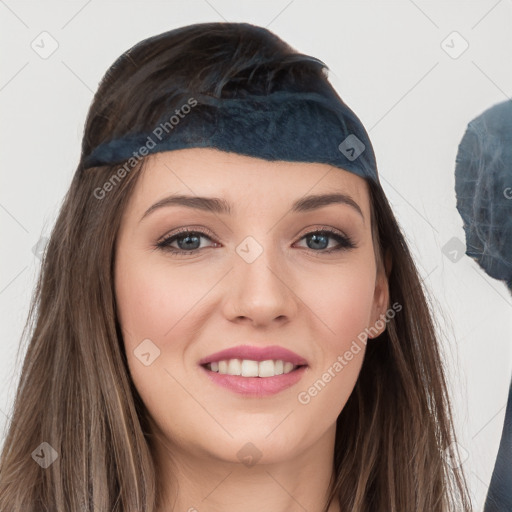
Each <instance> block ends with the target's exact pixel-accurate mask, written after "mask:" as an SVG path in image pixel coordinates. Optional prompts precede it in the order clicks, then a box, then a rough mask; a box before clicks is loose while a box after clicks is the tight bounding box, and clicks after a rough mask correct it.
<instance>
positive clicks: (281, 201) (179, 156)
mask: <svg viewBox="0 0 512 512" xmlns="http://www.w3.org/2000/svg"><path fill="white" fill-rule="evenodd" d="M334 192H339V193H342V194H346V195H349V196H350V197H351V198H353V199H354V201H356V202H357V203H358V204H359V206H360V208H361V210H363V213H365V216H367V215H369V194H368V188H367V183H366V180H365V179H363V178H361V177H360V176H357V175H355V174H354V173H351V172H348V171H345V170H343V169H340V168H338V167H333V166H330V165H327V164H323V163H309V162H287V161H268V160H262V159H259V158H253V157H249V156H245V155H240V154H238V153H227V152H224V151H219V150H216V149H212V148H187V149H181V150H176V151H165V152H160V153H155V154H153V155H151V156H149V157H147V160H146V163H145V166H144V171H143V173H142V176H140V178H139V180H138V183H137V187H136V190H135V191H134V197H133V198H132V199H133V201H132V203H133V207H135V208H136V209H137V210H142V209H146V208H147V207H148V206H150V204H152V202H154V201H158V200H159V199H161V198H162V197H164V196H166V195H167V194H169V193H176V194H186V195H197V196H216V197H223V198H225V199H226V200H227V201H228V202H229V203H230V204H232V205H233V206H232V208H233V209H234V212H232V213H235V214H236V213H237V212H241V210H243V209H244V208H246V207H248V206H249V205H255V206H258V207H260V208H262V207H268V208H275V207H281V208H282V207H284V206H289V204H290V203H291V202H292V201H294V200H296V199H298V198H300V197H302V196H306V195H310V194H325V193H334Z"/></svg>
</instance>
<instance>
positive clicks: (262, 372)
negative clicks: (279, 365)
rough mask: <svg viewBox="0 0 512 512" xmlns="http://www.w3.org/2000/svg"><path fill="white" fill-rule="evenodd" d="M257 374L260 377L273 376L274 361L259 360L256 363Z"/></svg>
mask: <svg viewBox="0 0 512 512" xmlns="http://www.w3.org/2000/svg"><path fill="white" fill-rule="evenodd" d="M258 375H259V376H260V377H273V376H274V375H275V373H274V361H272V359H269V360H267V361H260V364H259V365H258Z"/></svg>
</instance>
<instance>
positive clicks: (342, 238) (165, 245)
mask: <svg viewBox="0 0 512 512" xmlns="http://www.w3.org/2000/svg"><path fill="white" fill-rule="evenodd" d="M188 235H201V236H204V237H206V238H208V239H209V240H210V241H213V240H212V238H211V237H212V234H211V233H209V232H206V231H202V230H199V229H198V230H190V229H186V228H185V229H183V230H181V231H179V232H178V233H174V234H172V235H169V236H167V237H165V238H164V239H163V240H161V241H160V242H158V243H157V244H156V245H155V249H160V250H162V251H166V252H169V253H171V254H174V255H180V256H185V255H191V254H194V253H198V252H199V251H200V250H201V249H194V250H191V251H186V250H184V249H176V248H175V247H170V244H171V243H172V242H174V241H175V240H177V239H179V238H182V237H185V236H188ZM311 235H328V236H329V237H330V238H333V239H335V240H336V241H337V242H338V243H339V244H340V245H339V247H334V248H331V249H321V250H314V249H307V250H308V251H311V252H314V253H318V252H319V253H321V254H330V253H333V252H338V251H344V250H350V249H355V248H356V247H357V246H356V245H355V244H354V242H353V241H352V239H351V238H350V237H348V236H346V235H341V234H339V233H337V232H336V231H333V230H332V229H330V228H322V229H320V230H316V231H310V232H309V233H306V234H304V235H303V236H302V237H301V238H300V240H302V239H303V238H306V237H307V236H311Z"/></svg>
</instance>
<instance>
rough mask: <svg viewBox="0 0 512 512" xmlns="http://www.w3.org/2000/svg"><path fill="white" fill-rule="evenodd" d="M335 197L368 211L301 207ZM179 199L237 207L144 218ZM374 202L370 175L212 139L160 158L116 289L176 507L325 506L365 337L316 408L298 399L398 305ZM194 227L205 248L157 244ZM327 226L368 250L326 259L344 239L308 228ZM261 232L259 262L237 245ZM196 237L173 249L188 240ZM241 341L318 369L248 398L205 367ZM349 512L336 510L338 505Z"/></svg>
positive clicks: (141, 196)
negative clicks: (381, 257)
mask: <svg viewBox="0 0 512 512" xmlns="http://www.w3.org/2000/svg"><path fill="white" fill-rule="evenodd" d="M333 192H342V193H344V194H348V195H350V196H351V197H352V198H353V200H354V201H355V202H356V203H357V204H358V205H359V207H360V209H361V211H362V215H363V217H364V219H363V217H361V215H360V214H359V213H358V212H357V211H356V209H355V208H353V207H352V206H349V205H347V204H331V205H328V206H324V207H322V208H319V209H317V210H314V211H309V212H302V213H291V212H290V209H291V204H292V203H293V202H294V201H295V200H297V199H299V198H301V197H303V196H305V195H310V194H323V193H333ZM178 193H180V194H187V195H192V196H208V197H219V198H224V199H226V200H227V201H229V202H230V203H231V205H232V210H233V211H232V213H231V215H228V214H219V213H212V212H208V211H202V210H196V209H191V208H187V207H185V206H167V207H162V208H157V209H155V210H154V211H152V212H151V213H150V214H148V215H147V216H145V217H144V219H143V220H140V219H141V217H143V215H144V212H146V210H147V209H148V208H149V207H150V206H152V205H153V204H154V203H156V202H158V201H159V200H161V199H163V198H165V197H167V196H169V195H170V194H178ZM369 200H370V199H369V194H368V190H367V185H366V182H365V180H364V179H363V178H360V177H359V176H356V175H355V174H353V173H350V172H347V171H344V170H341V169H338V168H334V167H331V166H329V165H326V164H320V163H297V162H269V161H265V160H261V159H256V158H251V157H247V156H243V155H239V154H234V153H226V152H221V151H218V150H215V149H209V148H192V149H183V150H179V151H171V152H162V153H156V154H154V155H152V156H150V157H148V160H147V167H146V169H145V170H144V172H143V174H142V176H140V180H139V181H138V183H137V185H136V188H135V190H134V194H133V196H132V197H131V200H130V202H129V204H128V207H127V209H126V211H125V212H124V215H123V218H122V223H121V226H120V231H119V236H118V239H117V248H116V249H117V250H116V261H115V293H116V298H117V307H118V315H119V320H120V323H121V326H122V332H123V338H124V344H125V349H126V354H127V359H128V364H129V369H130V373H131V376H132V378H133V381H134V383H135V386H136V388H137V390H138V392H139V394H140V396H141V397H142V399H143V401H144V403H145V405H146V407H147V409H148V411H149V414H150V422H151V425H152V434H153V437H152V444H151V447H152V449H153V450H154V456H155V460H156V464H157V475H158V478H159V485H160V486H161V488H160V491H161V493H162V498H163V501H164V503H165V505H164V506H162V507H161V511H162V512H163V511H164V510H166V511H167V510H175V511H189V512H194V511H196V510H197V511H200V512H203V511H212V512H213V511H215V512H220V511H222V512H230V511H237V512H238V511H239V510H244V511H246V512H256V511H261V510H272V511H273V512H281V511H283V512H284V511H286V512H290V511H301V512H303V511H304V510H307V511H310V512H313V511H315V512H316V511H318V512H321V510H322V508H323V506H324V503H325V496H326V492H327V488H328V483H329V479H330V477H331V471H332V463H333V449H334V440H335V432H336V428H335V423H336V418H337V417H338V415H339V413H340V412H341V410H342V409H343V407H344V405H345V403H346V401H347V399H348V398H349V396H350V394H351V392H352V390H353V389H354V386H355V383H356V380H357V378H358V375H359V372H360V369H361V364H362V362H363V357H364V353H365V345H364V344H361V343H360V344H359V345H360V346H361V348H362V349H361V350H360V351H359V352H358V353H357V354H355V355H354V356H353V359H352V360H351V361H350V362H348V363H347V364H346V366H345V367H344V368H343V370H342V371H341V372H339V373H336V374H335V375H336V376H335V377H334V378H332V379H331V380H330V382H328V383H327V384H326V385H325V387H324V388H323V389H322V390H321V392H319V393H318V394H317V395H316V396H314V397H312V398H311V400H310V401H309V403H307V404H302V403H300V402H299V401H298V398H297V396H298V394H299V392H303V391H305V390H308V388H309V387H310V386H311V385H312V384H313V383H314V382H315V381H317V380H318V379H319V378H321V377H322V374H324V372H326V371H327V369H328V368H329V367H332V366H333V363H334V362H335V361H336V360H337V357H338V356H339V355H343V354H344V353H345V352H346V351H347V350H349V348H350V346H351V344H352V342H353V341H354V340H356V339H357V336H358V335H359V334H360V333H361V332H363V331H364V329H365V328H367V327H370V326H372V325H374V324H375V322H376V320H378V319H379V317H380V315H381V314H384V313H385V311H386V309H387V307H388V300H389V291H388V280H387V275H386V272H385V271H384V270H383V269H378V268H377V265H376V260H375V253H374V247H373V243H372V237H371V225H370V203H369ZM185 227H186V228H189V229H190V230H194V229H201V228H203V229H205V228H206V229H208V230H210V231H211V233H212V235H210V234H207V236H206V237H204V238H203V236H201V238H199V239H198V240H199V241H198V240H193V241H192V242H193V244H192V245H193V249H191V250H193V251H195V252H194V253H193V254H191V255H184V256H182V255H172V254H171V253H169V252H166V251H165V250H162V249H157V248H155V245H156V244H157V243H158V241H159V240H161V239H162V238H163V237H165V236H167V235H170V234H173V233H175V231H176V230H177V229H179V228H185ZM325 227H329V228H332V229H334V230H335V231H336V232H338V233H340V234H344V235H348V236H349V237H351V238H352V240H353V241H354V243H355V244H356V246H357V247H356V248H352V249H344V250H340V251H337V252H332V253H331V254H327V253H326V252H325V251H326V250H328V249H330V248H334V247H338V246H339V243H338V241H337V240H336V239H334V238H332V237H328V238H326V239H323V240H320V241H319V242H317V245H315V243H314V240H312V237H311V236H309V237H305V235H306V234H308V233H311V232H314V231H319V230H321V229H322V228H325ZM247 236H251V237H253V238H254V239H255V240H257V242H258V243H259V244H260V246H261V247H262V248H263V252H262V253H261V255H260V256H259V257H258V258H257V259H256V260H255V261H253V262H252V263H247V261H246V260H244V259H243V258H241V257H240V256H239V254H238V253H237V252H236V248H237V246H238V245H239V244H240V243H241V242H242V241H243V240H244V239H245V238H246V237H247ZM184 238H186V235H183V236H182V238H181V239H179V240H174V242H172V243H171V245H172V247H174V248H175V249H176V250H180V247H181V248H182V250H183V248H186V240H185V243H183V242H184ZM199 242H200V245H199ZM312 242H313V243H312ZM179 243H181V246H180V245H179ZM189 243H190V241H189ZM194 244H195V245H194ZM198 247H199V248H198ZM384 329H385V325H384V327H383V329H381V331H380V332H382V330H384ZM145 339H150V340H151V342H152V343H153V344H154V345H155V346H157V347H158V349H159V350H160V354H159V356H158V357H156V359H154V361H153V362H152V363H151V364H150V365H149V366H146V365H144V364H142V363H141V361H140V360H139V358H138V357H136V355H135V354H134V350H136V348H137V346H138V345H139V344H140V343H141V341H142V340H145ZM375 342H377V341H375ZM239 344H250V345H258V346H267V345H274V344H275V345H280V346H283V347H285V348H287V349H290V350H292V351H294V352H296V353H298V354H299V355H301V356H302V357H304V358H305V359H306V360H307V361H308V368H307V370H306V373H305V374H304V376H303V378H302V379H301V380H300V381H299V382H298V383H297V384H295V385H293V386H292V387H290V388H288V389H286V390H284V391H281V392H280V393H277V394H275V395H271V396H268V397H264V398H255V397H243V396H241V395H238V394H236V393H234V392H232V391H230V390H227V389H225V388H222V387H220V386H218V385H216V384H214V383H212V382H211V381H210V379H209V378H208V377H207V375H206V374H205V372H204V370H203V369H202V368H201V367H200V366H199V364H198V362H199V360H200V359H201V358H202V357H205V356H207V355H209V354H212V353H213V352H217V351H219V350H223V349H225V348H229V347H233V346H236V345H239ZM249 442H250V443H252V445H254V446H255V447H256V449H257V450H258V452H259V454H260V458H259V460H257V463H255V464H252V465H247V464H244V463H242V462H241V460H240V458H239V457H240V456H239V455H238V452H239V450H241V449H242V450H245V451H242V453H245V452H246V451H248V450H249V451H250V450H254V449H253V448H248V447H247V443H249ZM337 511H339V508H338V505H337V504H332V506H331V508H330V509H329V512H337Z"/></svg>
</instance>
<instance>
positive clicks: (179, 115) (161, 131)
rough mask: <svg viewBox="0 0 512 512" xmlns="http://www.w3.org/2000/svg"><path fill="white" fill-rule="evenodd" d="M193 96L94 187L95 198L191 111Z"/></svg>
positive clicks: (115, 181) (104, 192)
mask: <svg viewBox="0 0 512 512" xmlns="http://www.w3.org/2000/svg"><path fill="white" fill-rule="evenodd" d="M197 103H198V102H197V100H196V99H195V98H189V99H188V101H187V103H185V104H183V105H182V106H181V107H180V108H179V109H178V108H177V109H176V110H175V111H174V115H172V116H171V117H170V118H169V120H168V121H165V122H163V123H160V124H159V125H158V126H157V127H156V128H155V129H154V130H153V131H152V132H151V135H148V137H147V139H146V142H145V143H144V144H143V145H142V146H141V147H140V148H139V149H138V150H137V151H134V152H133V156H132V157H130V158H129V159H128V161H127V162H126V163H125V164H124V165H123V166H122V167H120V168H119V169H117V171H116V172H115V173H114V174H112V176H111V177H110V178H109V179H108V180H107V181H106V182H105V183H104V184H103V185H102V186H101V187H97V188H95V189H94V197H95V198H96V199H103V198H104V197H105V196H106V195H107V193H108V192H110V191H111V190H113V189H114V187H115V186H116V185H117V184H118V183H119V182H120V181H121V180H122V179H123V178H124V177H125V176H126V175H127V174H128V173H129V172H130V171H131V170H132V169H133V168H134V167H135V166H136V165H137V164H138V163H139V162H140V161H141V160H142V159H143V158H144V157H145V156H147V155H149V153H150V150H152V149H154V148H155V147H156V146H157V144H158V143H160V142H162V140H163V139H164V137H165V136H166V135H168V134H169V133H170V132H171V131H172V130H174V127H175V126H177V125H178V124H179V123H180V120H181V119H183V118H184V117H185V116H186V115H187V114H188V113H190V112H191V110H192V108H193V107H195V106H196V105H197Z"/></svg>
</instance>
